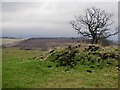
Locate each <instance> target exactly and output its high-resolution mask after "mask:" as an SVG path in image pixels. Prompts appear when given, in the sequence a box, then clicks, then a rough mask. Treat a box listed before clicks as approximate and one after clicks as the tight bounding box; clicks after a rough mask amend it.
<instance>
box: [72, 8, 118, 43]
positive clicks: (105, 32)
mask: <svg viewBox="0 0 120 90" xmlns="http://www.w3.org/2000/svg"><path fill="white" fill-rule="evenodd" d="M112 16H113V14H112V13H108V12H106V11H105V10H101V9H99V8H95V7H92V8H88V9H86V11H85V15H83V16H79V17H76V16H75V18H76V20H75V21H70V24H71V25H72V26H73V28H74V29H75V30H76V31H77V32H78V34H82V35H83V36H84V37H87V38H91V39H92V44H97V43H98V41H99V40H100V39H106V38H108V37H110V36H113V35H116V34H117V33H118V32H117V31H115V32H111V25H112V24H113V21H111V17H112Z"/></svg>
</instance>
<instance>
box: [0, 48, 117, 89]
mask: <svg viewBox="0 0 120 90" xmlns="http://www.w3.org/2000/svg"><path fill="white" fill-rule="evenodd" d="M83 47H84V46H83ZM83 47H81V49H80V50H82V49H83ZM106 48H107V49H108V50H110V49H111V48H113V47H106ZM107 49H106V50H107ZM113 49H114V48H113ZM49 53H50V51H48V52H43V51H40V50H18V49H16V48H4V49H3V78H2V79H3V88H11V87H12V88H111V87H112V88H117V87H118V67H117V66H116V65H117V62H116V63H115V64H113V65H109V66H106V67H104V68H91V67H90V66H88V65H84V64H77V65H76V66H75V67H74V68H71V69H69V70H67V67H65V66H59V67H56V64H57V62H53V61H51V60H50V59H48V58H42V59H41V56H42V57H43V55H45V56H47V57H48V56H49V55H50V54H49ZM88 70H90V71H92V72H89V71H88Z"/></svg>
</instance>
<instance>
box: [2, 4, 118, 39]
mask: <svg viewBox="0 0 120 90" xmlns="http://www.w3.org/2000/svg"><path fill="white" fill-rule="evenodd" d="M91 6H96V7H98V8H101V9H105V10H106V11H108V12H112V13H114V17H113V19H114V21H115V24H114V25H117V19H118V17H117V13H118V12H117V3H95V2H94V3H81V2H39V3H33V2H26V3H25V2H13V3H11V2H5V3H3V5H2V8H3V12H2V13H3V35H4V36H9V35H13V36H17V35H18V36H20V35H21V36H24V37H32V36H33V37H35V36H36V37H37V36H39V37H46V36H48V37H56V36H61V37H62V36H77V35H76V32H75V31H74V30H73V28H72V27H71V25H70V24H69V21H70V20H73V19H74V16H75V15H76V16H78V15H81V14H83V13H84V10H85V9H86V8H87V7H91Z"/></svg>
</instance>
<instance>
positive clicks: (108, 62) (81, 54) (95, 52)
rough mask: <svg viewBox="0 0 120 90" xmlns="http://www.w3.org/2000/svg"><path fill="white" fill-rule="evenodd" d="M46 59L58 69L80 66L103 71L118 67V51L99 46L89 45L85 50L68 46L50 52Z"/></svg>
mask: <svg viewBox="0 0 120 90" xmlns="http://www.w3.org/2000/svg"><path fill="white" fill-rule="evenodd" d="M46 57H47V58H46ZM45 59H46V60H50V61H52V62H55V63H57V64H56V67H58V66H67V67H68V68H73V67H74V66H76V65H77V64H79V65H87V66H89V67H91V68H101V69H102V68H103V67H108V66H112V65H114V66H117V64H118V63H117V60H118V49H117V48H112V49H111V47H107V48H103V47H101V46H99V45H88V46H87V47H85V48H84V49H81V48H80V45H78V46H74V47H72V46H68V47H67V48H58V49H53V50H51V51H49V52H48V53H47V56H45Z"/></svg>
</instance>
